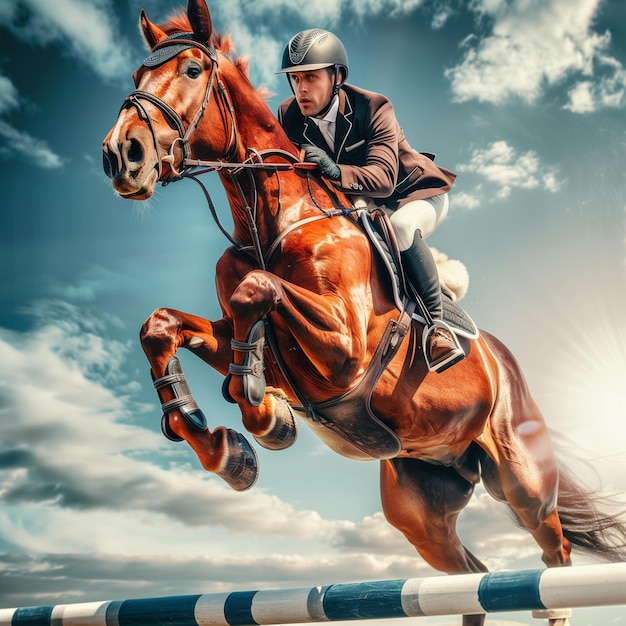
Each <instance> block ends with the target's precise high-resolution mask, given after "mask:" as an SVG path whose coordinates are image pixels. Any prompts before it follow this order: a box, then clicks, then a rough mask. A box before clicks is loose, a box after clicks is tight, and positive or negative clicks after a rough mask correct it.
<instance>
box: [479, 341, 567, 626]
mask: <svg viewBox="0 0 626 626" xmlns="http://www.w3.org/2000/svg"><path fill="white" fill-rule="evenodd" d="M492 344H493V345H492ZM490 345H491V347H492V348H493V349H494V350H495V351H496V352H497V353H499V356H500V360H501V371H500V376H501V380H500V391H499V396H498V401H497V403H496V405H495V407H494V410H493V412H492V415H491V420H490V428H489V432H488V433H487V437H486V440H488V443H486V447H487V448H492V450H491V452H490V457H491V458H492V459H493V460H494V465H493V467H491V468H490V469H489V471H485V472H484V473H483V477H484V479H485V482H486V484H487V483H488V482H493V483H494V484H495V483H497V486H496V489H497V490H499V491H500V492H501V494H502V496H503V497H504V499H505V500H506V502H507V503H508V504H509V506H510V507H511V508H512V510H513V512H514V513H515V515H516V516H517V518H518V519H519V521H520V522H521V524H522V525H523V526H524V527H525V528H526V529H527V530H528V531H529V532H530V533H531V535H532V536H533V537H534V539H535V541H536V542H537V544H538V545H539V547H540V548H541V550H542V552H543V553H542V560H543V562H544V563H545V564H546V565H547V566H548V567H560V566H563V565H570V564H571V560H570V552H571V549H572V546H571V544H570V542H569V541H568V540H567V539H566V538H565V537H564V536H563V529H562V527H561V521H560V519H559V514H558V510H557V508H556V505H557V498H558V489H559V477H558V469H557V464H556V459H555V456H554V452H553V449H552V443H551V441H550V436H549V434H548V430H547V427H546V424H545V421H544V419H543V416H542V415H541V412H540V411H539V407H538V406H537V405H536V403H535V401H534V400H533V398H532V396H531V395H530V392H529V390H528V388H527V386H526V382H525V380H524V377H523V375H522V373H521V371H520V369H519V367H518V365H517V363H516V362H515V360H514V358H513V357H512V356H511V355H510V353H509V352H508V350H506V348H504V346H502V344H500V343H499V342H498V341H497V340H495V339H493V338H491V339H490ZM489 474H491V476H489ZM567 623H568V622H567V619H560V618H559V619H550V624H551V625H552V626H565V625H566V624H567Z"/></svg>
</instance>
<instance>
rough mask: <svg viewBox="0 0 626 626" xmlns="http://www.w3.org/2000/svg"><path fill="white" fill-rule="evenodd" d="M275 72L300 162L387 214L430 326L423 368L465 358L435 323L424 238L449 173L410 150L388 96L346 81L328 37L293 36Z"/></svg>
mask: <svg viewBox="0 0 626 626" xmlns="http://www.w3.org/2000/svg"><path fill="white" fill-rule="evenodd" d="M278 73H279V74H287V78H288V80H289V84H290V86H291V89H292V91H293V93H294V96H292V97H290V98H288V99H287V100H285V101H284V102H283V103H282V104H281V105H280V108H279V112H278V119H279V121H280V123H281V125H282V126H283V128H284V130H285V131H286V133H287V135H288V136H289V138H290V139H291V141H292V142H293V143H295V144H296V145H299V146H300V147H301V148H302V149H303V151H304V160H305V161H308V162H314V163H316V164H317V166H318V168H319V170H320V173H321V174H322V176H323V177H324V178H326V179H328V180H329V181H331V183H332V184H333V185H334V186H335V187H337V188H338V189H340V190H342V191H343V192H345V193H347V194H349V195H351V196H363V197H365V198H367V199H368V200H370V201H371V202H373V203H375V204H376V205H380V206H384V207H385V210H386V211H387V213H388V214H390V221H391V224H392V226H393V229H394V232H395V235H396V239H397V241H398V244H399V248H400V251H401V257H402V263H403V265H404V270H405V272H406V274H407V277H408V279H409V280H410V282H411V283H412V285H413V287H414V288H415V289H416V290H417V292H418V293H419V294H420V296H421V298H422V300H423V302H424V305H425V306H426V308H427V310H428V312H429V313H430V317H431V318H432V320H433V322H434V323H433V324H432V325H430V326H429V328H428V330H427V332H428V337H427V339H426V350H427V352H428V353H427V355H426V359H427V362H428V363H429V367H430V369H431V370H433V371H443V370H444V369H446V368H447V367H450V366H451V365H453V364H454V363H456V362H458V361H460V360H461V359H462V358H464V357H465V353H464V352H463V349H462V348H461V346H460V345H459V343H458V341H457V340H456V338H455V337H454V335H453V334H452V332H451V331H450V329H449V328H448V327H447V325H446V324H445V322H443V320H442V316H443V314H442V298H441V288H440V284H439V275H438V272H437V266H436V264H435V261H434V259H433V256H432V253H431V251H430V248H429V247H428V245H427V244H426V242H425V241H424V239H425V238H426V237H428V236H429V235H431V234H432V233H433V232H434V231H435V229H436V228H437V227H438V226H439V224H440V223H441V222H442V221H443V219H444V218H445V216H446V214H447V212H448V191H449V190H450V188H451V187H452V184H453V182H454V179H455V178H456V174H454V173H453V172H451V171H449V170H446V169H444V168H441V167H438V166H437V165H435V164H434V162H433V160H432V158H430V156H429V155H425V154H422V153H419V152H417V151H416V150H414V149H412V148H411V146H410V145H409V143H408V142H407V140H406V138H405V137H404V133H403V131H402V129H401V128H400V126H399V124H398V122H397V120H396V117H395V114H394V111H393V107H392V104H391V102H389V100H388V99H387V98H385V97H384V96H382V95H380V94H377V93H373V92H371V91H365V90H364V89H360V88H358V87H355V86H353V85H349V84H346V83H345V80H346V78H347V77H348V56H347V54H346V50H345V48H344V46H343V44H342V43H341V41H340V40H339V39H338V38H337V37H336V36H335V35H334V34H333V33H331V32H329V31H326V30H322V29H309V30H304V31H302V32H299V33H297V34H296V35H294V36H293V37H292V38H291V39H290V41H289V43H288V44H287V47H286V48H285V51H284V54H283V61H282V67H281V69H280V70H279V72H278Z"/></svg>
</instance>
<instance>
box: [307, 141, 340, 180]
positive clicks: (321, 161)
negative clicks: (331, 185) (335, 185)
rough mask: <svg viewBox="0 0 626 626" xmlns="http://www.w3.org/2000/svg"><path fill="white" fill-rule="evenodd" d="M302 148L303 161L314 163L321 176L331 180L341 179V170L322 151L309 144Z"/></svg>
mask: <svg viewBox="0 0 626 626" xmlns="http://www.w3.org/2000/svg"><path fill="white" fill-rule="evenodd" d="M302 148H303V149H304V160H305V161H309V162H311V163H315V164H316V165H317V167H319V170H320V172H321V173H322V176H325V177H326V178H330V179H331V180H339V179H340V178H341V170H340V169H339V167H338V166H337V164H336V163H335V162H334V161H333V160H332V159H331V158H330V157H329V156H328V154H326V152H325V151H324V150H322V149H321V148H318V147H317V146H312V145H310V144H304V145H303V146H302Z"/></svg>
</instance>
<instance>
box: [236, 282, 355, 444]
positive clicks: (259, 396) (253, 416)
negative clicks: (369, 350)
mask: <svg viewBox="0 0 626 626" xmlns="http://www.w3.org/2000/svg"><path fill="white" fill-rule="evenodd" d="M229 308H230V313H231V315H232V318H233V340H232V347H233V363H232V364H231V365H230V368H229V371H230V373H231V374H232V376H231V379H230V382H229V385H228V392H229V394H230V396H231V398H232V399H233V400H234V401H235V402H237V404H239V407H240V409H241V411H242V415H243V423H244V426H245V427H246V429H247V430H248V431H250V432H252V433H253V434H254V435H255V437H256V438H257V440H258V441H259V442H260V443H262V444H263V445H266V443H267V440H268V439H270V440H271V439H272V438H273V437H274V434H273V433H276V432H279V431H280V432H283V431H284V430H285V429H286V428H288V423H290V422H291V420H292V419H293V417H290V416H289V415H287V413H286V407H287V405H286V402H284V395H281V394H280V392H278V393H275V392H271V393H266V387H265V376H264V364H263V349H264V346H265V321H264V320H265V317H266V316H267V315H268V314H270V313H272V312H275V313H276V314H278V315H279V316H280V318H281V322H282V324H283V325H284V326H285V327H286V328H287V332H288V333H289V334H290V335H291V338H292V340H293V342H294V344H293V346H292V350H293V349H294V346H295V345H296V344H297V347H298V350H299V354H300V355H301V357H300V358H303V359H305V360H306V361H307V363H306V368H307V371H308V376H307V378H311V380H313V381H315V382H313V383H311V384H310V386H312V387H313V388H317V387H319V383H320V382H322V383H323V385H324V388H325V389H326V391H327V393H328V395H334V393H340V392H342V391H345V389H346V388H347V387H348V386H349V385H350V383H351V382H352V381H353V380H354V379H355V377H356V376H357V374H358V372H359V370H360V368H361V367H362V366H363V361H364V358H365V352H366V324H365V323H364V321H363V320H361V319H357V318H358V311H359V310H362V309H363V307H362V306H361V307H358V306H354V307H350V306H347V305H346V303H345V302H343V300H341V299H340V298H339V297H338V296H337V295H334V294H328V295H320V294H317V293H314V292H312V291H310V290H308V289H305V288H303V287H300V286H298V285H294V284H293V283H290V282H288V281H285V280H283V279H281V278H279V277H278V276H276V275H274V274H271V273H269V272H265V271H261V270H256V271H252V272H249V273H248V274H247V275H246V276H245V278H244V279H243V280H242V281H241V282H240V283H239V285H238V286H237V288H236V289H235V290H234V292H233V294H232V295H231V297H230V301H229ZM302 365H303V363H300V364H299V366H300V368H302ZM300 382H303V381H302V380H301V381H300ZM309 382H310V381H309ZM316 383H317V384H316ZM312 399H315V398H312ZM268 400H269V401H270V402H271V403H273V405H274V406H271V407H268V406H267V403H268ZM276 403H278V404H276ZM277 408H278V410H277ZM281 409H282V419H281V415H280V414H281ZM267 447H272V446H271V445H270V446H267Z"/></svg>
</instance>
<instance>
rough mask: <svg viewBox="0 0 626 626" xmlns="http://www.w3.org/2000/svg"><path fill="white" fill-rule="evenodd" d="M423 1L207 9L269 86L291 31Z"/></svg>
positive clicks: (323, 1)
mask: <svg viewBox="0 0 626 626" xmlns="http://www.w3.org/2000/svg"><path fill="white" fill-rule="evenodd" d="M422 5H423V0H382V1H381V0H340V1H337V0H319V1H317V2H305V3H294V2H292V1H291V0H259V1H258V2H254V3H250V2H246V0H230V2H227V3H226V2H224V3H217V4H213V5H210V9H211V12H212V16H213V23H214V25H216V27H217V28H218V29H219V30H220V31H221V32H224V33H230V34H231V35H232V37H233V40H234V42H235V44H236V46H237V49H238V51H239V52H240V53H245V54H249V55H250V71H251V77H252V79H253V82H255V83H263V84H266V85H268V86H270V87H272V86H275V85H276V84H277V82H278V80H284V78H283V77H277V76H276V70H277V69H278V68H279V67H280V60H281V57H282V53H283V50H284V48H285V46H286V45H287V41H288V40H289V37H291V36H292V35H294V34H295V33H296V32H297V30H298V29H301V28H302V29H303V28H310V27H311V26H312V25H317V26H319V27H321V28H328V29H330V30H332V29H333V27H335V26H337V24H339V23H340V22H341V23H342V24H344V25H345V24H346V23H348V24H351V25H354V26H355V27H356V26H358V23H359V22H360V21H361V20H364V19H367V18H375V17H376V16H378V15H385V16H386V17H391V18H395V19H401V18H402V17H404V16H407V15H410V14H411V13H412V12H414V11H416V10H417V9H418V8H419V7H421V6H422ZM447 15H448V13H447V10H444V9H442V10H441V15H438V16H435V18H434V20H433V21H434V23H436V24H437V25H440V24H442V23H443V21H445V19H446V17H447ZM261 18H263V19H261ZM263 24H264V25H265V27H264V28H263V26H262V25H263ZM285 24H294V30H286V27H285Z"/></svg>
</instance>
